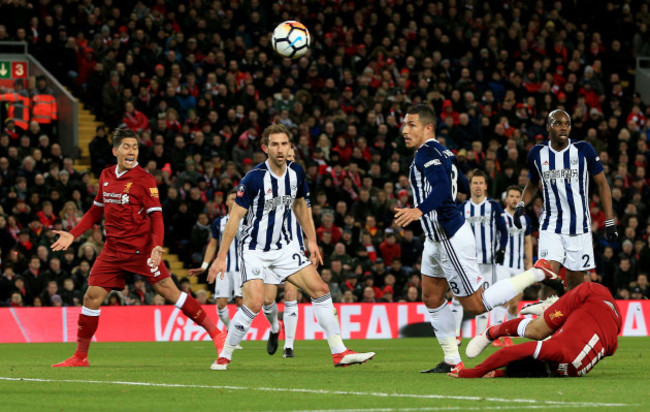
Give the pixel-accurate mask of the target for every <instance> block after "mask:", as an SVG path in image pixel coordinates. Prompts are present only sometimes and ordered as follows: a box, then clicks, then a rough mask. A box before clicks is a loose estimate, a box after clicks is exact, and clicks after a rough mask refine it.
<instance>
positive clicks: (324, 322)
mask: <svg viewBox="0 0 650 412" xmlns="http://www.w3.org/2000/svg"><path fill="white" fill-rule="evenodd" d="M311 304H312V306H313V307H314V315H316V321H317V322H318V325H319V326H320V327H321V328H323V330H324V331H325V336H326V337H327V343H328V344H329V346H330V351H331V352H332V354H336V353H342V352H345V351H346V349H347V348H346V347H345V344H344V343H343V339H342V338H341V326H340V325H339V320H338V317H337V316H336V309H334V304H333V303H332V297H331V296H330V294H329V293H327V294H325V295H323V296H321V297H318V298H313V299H312V300H311Z"/></svg>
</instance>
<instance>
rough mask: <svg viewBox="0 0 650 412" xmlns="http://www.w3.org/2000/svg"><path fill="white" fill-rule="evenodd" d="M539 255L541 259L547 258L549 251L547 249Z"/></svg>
mask: <svg viewBox="0 0 650 412" xmlns="http://www.w3.org/2000/svg"><path fill="white" fill-rule="evenodd" d="M539 255H540V256H541V257H543V258H545V257H546V255H548V250H546V249H544V250H542V251H541V252H539Z"/></svg>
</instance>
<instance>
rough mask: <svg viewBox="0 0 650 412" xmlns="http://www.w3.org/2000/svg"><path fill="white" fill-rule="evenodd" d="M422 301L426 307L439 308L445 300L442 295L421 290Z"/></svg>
mask: <svg viewBox="0 0 650 412" xmlns="http://www.w3.org/2000/svg"><path fill="white" fill-rule="evenodd" d="M422 302H424V305H425V306H426V307H427V308H439V307H440V306H442V304H443V303H444V302H445V298H444V296H438V295H435V294H432V293H426V292H423V293H422Z"/></svg>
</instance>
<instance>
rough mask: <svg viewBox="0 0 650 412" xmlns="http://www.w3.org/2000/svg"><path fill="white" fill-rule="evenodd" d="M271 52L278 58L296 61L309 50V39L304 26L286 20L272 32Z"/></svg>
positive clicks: (307, 31)
mask: <svg viewBox="0 0 650 412" xmlns="http://www.w3.org/2000/svg"><path fill="white" fill-rule="evenodd" d="M272 41H273V50H275V51H276V52H277V53H278V54H279V55H280V56H284V57H288V58H290V59H297V58H298V57H301V56H304V55H305V53H307V50H309V45H310V44H311V37H310V35H309V30H307V27H305V26H304V24H302V23H300V22H297V21H294V20H287V21H285V22H282V23H280V24H278V27H276V28H275V30H273V40H272Z"/></svg>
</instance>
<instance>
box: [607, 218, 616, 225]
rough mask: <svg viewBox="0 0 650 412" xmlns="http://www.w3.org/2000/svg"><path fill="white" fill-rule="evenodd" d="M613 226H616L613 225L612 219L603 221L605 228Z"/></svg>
mask: <svg viewBox="0 0 650 412" xmlns="http://www.w3.org/2000/svg"><path fill="white" fill-rule="evenodd" d="M615 225H616V224H615V222H614V219H607V220H606V221H605V227H610V226H615Z"/></svg>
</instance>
